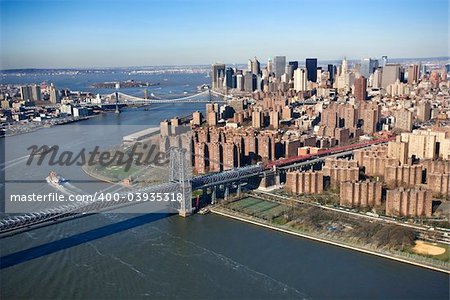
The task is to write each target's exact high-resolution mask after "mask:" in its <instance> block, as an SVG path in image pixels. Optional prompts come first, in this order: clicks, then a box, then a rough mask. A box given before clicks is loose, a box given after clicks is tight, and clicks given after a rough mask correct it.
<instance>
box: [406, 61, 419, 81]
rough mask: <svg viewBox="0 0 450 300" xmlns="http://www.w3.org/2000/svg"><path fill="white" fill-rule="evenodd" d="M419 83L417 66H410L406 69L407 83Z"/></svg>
mask: <svg viewBox="0 0 450 300" xmlns="http://www.w3.org/2000/svg"><path fill="white" fill-rule="evenodd" d="M418 82H419V65H415V64H413V65H410V66H409V68H408V83H409V84H415V83H418Z"/></svg>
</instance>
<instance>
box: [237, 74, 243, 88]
mask: <svg viewBox="0 0 450 300" xmlns="http://www.w3.org/2000/svg"><path fill="white" fill-rule="evenodd" d="M236 89H237V90H238V91H243V90H244V76H243V75H242V73H237V75H236Z"/></svg>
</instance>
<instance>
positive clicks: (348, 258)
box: [0, 75, 449, 299]
mask: <svg viewBox="0 0 450 300" xmlns="http://www.w3.org/2000/svg"><path fill="white" fill-rule="evenodd" d="M172 76H175V75H172ZM176 76H178V77H177V79H176V80H177V84H174V86H175V87H170V89H173V90H175V91H176V88H177V87H178V90H180V89H185V87H186V84H189V85H190V86H191V87H192V86H194V87H195V86H196V85H197V83H202V81H205V79H204V75H201V76H200V75H196V76H194V78H195V79H191V76H187V75H186V77H184V79H183V77H179V76H180V75H176ZM180 78H181V79H180ZM170 80H171V77H170V76H168V81H169V82H170ZM168 86H169V84H168ZM150 108H151V109H150V110H148V111H144V110H143V109H129V110H125V111H124V112H123V113H122V114H121V115H120V116H116V115H114V114H105V115H102V116H99V117H96V118H93V119H90V120H87V121H83V122H78V123H74V124H70V125H64V126H56V127H52V128H48V129H42V130H39V131H37V132H34V133H30V134H23V135H19V136H14V137H10V138H8V139H6V140H2V143H4V142H6V144H7V145H6V150H7V151H6V160H7V162H8V161H11V162H13V163H11V164H7V165H6V170H5V173H6V178H7V180H12V179H17V180H23V181H27V180H28V181H29V182H33V183H30V184H29V185H26V190H27V192H29V193H31V192H33V191H35V192H44V191H47V190H49V189H50V190H51V189H52V187H51V186H50V185H48V184H47V183H45V182H38V181H39V180H40V179H42V178H43V177H42V176H45V174H46V172H47V171H48V170H46V169H42V168H39V169H37V168H33V167H30V166H24V165H23V161H22V160H20V158H21V157H22V156H24V153H23V151H24V149H23V145H28V144H36V143H41V144H42V143H47V144H52V143H57V144H59V145H64V146H65V147H67V148H71V149H75V150H76V149H79V148H81V147H84V146H86V145H92V144H99V145H102V146H110V145H115V144H117V143H120V141H121V139H122V136H123V135H126V134H128V133H130V132H132V131H136V129H144V128H147V127H149V126H156V125H158V124H159V121H160V120H161V119H164V118H171V117H173V116H175V115H185V114H187V113H190V112H192V111H193V110H197V109H200V110H203V108H204V104H178V105H153V106H151V107H150ZM86 125H91V126H86ZM94 125H95V126H97V125H98V128H99V129H98V130H85V128H92V126H94ZM131 125H133V126H131ZM15 149H16V150H15ZM16 159H18V160H17V161H18V163H17V164H14V161H15V160H16ZM58 171H59V172H61V173H62V174H63V175H65V176H67V177H69V178H71V179H72V178H76V179H78V181H77V182H76V183H74V185H76V188H80V189H83V190H85V189H89V187H88V186H83V183H82V182H83V179H84V180H86V181H88V180H89V178H88V177H87V176H86V175H85V174H84V173H83V172H82V171H81V170H80V169H79V167H75V166H74V167H71V168H68V169H64V170H58ZM35 181H36V182H35ZM7 184H9V183H7ZM96 188H98V189H103V188H108V185H106V184H100V183H96ZM13 189H14V187H13ZM0 243H1V244H0V250H1V252H0V256H1V258H0V265H1V270H0V276H1V288H0V290H1V297H2V299H8V298H79V299H99V298H158V299H159V298H254V299H262V298H297V299H303V298H306V299H309V298H316V299H317V298H341V299H342V298H354V299H367V298H390V299H400V298H402V299H414V298H417V299H448V298H449V277H448V275H445V274H443V273H439V272H435V271H430V270H426V269H422V268H419V267H414V266H410V265H407V264H403V263H399V262H394V261H390V260H386V259H383V258H378V257H374V256H371V255H367V254H362V253H359V252H354V251H350V250H345V249H341V248H339V247H334V246H330V245H325V244H322V243H318V242H313V241H310V240H307V239H302V238H299V237H294V236H290V235H287V234H283V233H280V232H275V231H271V230H268V229H264V228H260V227H257V226H254V225H249V224H245V223H241V222H239V221H235V220H230V219H227V218H224V217H221V216H217V215H211V214H210V215H206V216H200V215H196V216H192V217H189V218H187V219H183V218H181V217H179V216H177V215H169V214H147V215H138V214H119V213H116V214H112V213H109V214H96V215H90V216H86V217H83V218H78V219H74V220H70V221H67V222H63V223H60V224H55V225H52V226H48V227H44V228H39V229H36V230H32V231H29V232H26V233H22V234H18V235H15V236H12V237H7V238H3V239H1V241H0Z"/></svg>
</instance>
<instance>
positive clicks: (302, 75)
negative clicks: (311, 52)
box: [294, 68, 308, 92]
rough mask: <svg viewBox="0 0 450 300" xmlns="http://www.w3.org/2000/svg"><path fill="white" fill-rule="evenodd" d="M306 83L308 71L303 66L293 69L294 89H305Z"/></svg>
mask: <svg viewBox="0 0 450 300" xmlns="http://www.w3.org/2000/svg"><path fill="white" fill-rule="evenodd" d="M307 83H308V71H307V70H306V69H303V68H298V69H297V70H295V71H294V90H296V91H297V92H299V91H306V89H307Z"/></svg>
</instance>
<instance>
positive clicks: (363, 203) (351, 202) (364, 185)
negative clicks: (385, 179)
mask: <svg viewBox="0 0 450 300" xmlns="http://www.w3.org/2000/svg"><path fill="white" fill-rule="evenodd" d="M381 197H382V184H381V182H379V181H376V182H375V181H369V180H366V181H362V182H361V181H345V182H341V185H340V191H339V204H340V205H341V206H346V207H379V206H381Z"/></svg>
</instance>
